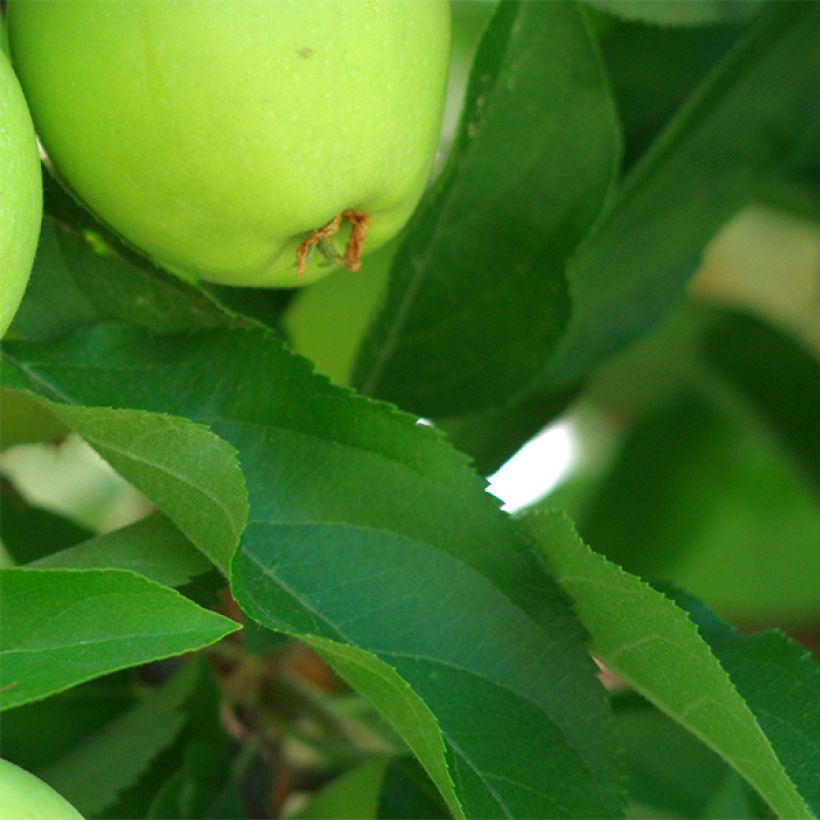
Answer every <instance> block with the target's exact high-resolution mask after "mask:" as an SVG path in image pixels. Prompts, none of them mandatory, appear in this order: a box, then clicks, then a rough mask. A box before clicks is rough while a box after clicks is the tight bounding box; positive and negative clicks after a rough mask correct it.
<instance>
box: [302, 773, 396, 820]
mask: <svg viewBox="0 0 820 820" xmlns="http://www.w3.org/2000/svg"><path fill="white" fill-rule="evenodd" d="M385 766H386V761H385V760H369V761H367V762H366V763H362V764H361V765H359V766H357V767H356V768H355V769H351V770H350V771H348V772H345V773H344V774H342V775H340V776H339V777H337V778H335V779H334V780H332V781H331V782H330V783H328V785H327V786H325V787H324V788H323V789H321V791H319V792H318V793H317V794H316V795H314V796H313V797H312V798H311V799H310V800H309V801H308V802H307V803H306V804H305V805H304V806H303V807H302V808H301V809H300V810H299V811H298V812H296V814H295V815H293V816H294V818H298V820H336V819H337V818H339V817H355V818H357V820H375V818H376V808H377V805H378V798H379V787H380V786H381V782H382V777H384V769H385Z"/></svg>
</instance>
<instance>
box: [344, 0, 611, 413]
mask: <svg viewBox="0 0 820 820" xmlns="http://www.w3.org/2000/svg"><path fill="white" fill-rule="evenodd" d="M619 148H620V144H619V132H618V126H617V121H616V116H615V111H614V107H613V103H612V99H611V97H610V94H609V90H608V87H607V83H606V79H605V76H604V72H603V69H602V65H601V61H600V58H599V56H598V53H597V50H596V46H595V43H594V41H593V39H592V37H591V35H590V34H589V32H588V30H587V28H586V26H585V23H584V20H583V17H582V15H581V14H580V12H579V11H578V9H577V8H576V7H575V6H574V5H572V4H569V3H528V2H524V3H517V2H516V3H513V2H510V3H503V4H501V5H500V6H499V9H498V11H497V13H496V15H495V17H494V18H493V20H492V22H491V23H490V26H489V29H488V30H487V33H486V34H485V36H484V39H483V41H482V43H481V45H480V47H479V51H478V54H477V57H476V63H475V67H474V70H473V74H472V79H471V84H470V87H469V90H468V94H467V103H466V108H465V113H464V117H463V120H462V124H461V130H460V133H459V136H458V138H457V141H456V144H455V146H454V148H453V151H452V155H451V158H450V161H449V165H448V168H447V169H446V170H445V172H444V175H443V177H442V179H441V180H440V182H439V185H438V188H437V189H436V192H435V195H434V196H432V197H431V199H430V201H429V204H428V206H427V207H425V208H424V209H423V210H422V211H421V212H420V213H419V214H418V216H417V217H416V219H415V220H414V222H413V223H412V225H411V227H410V229H409V234H408V237H407V239H406V240H405V242H404V243H403V244H402V245H401V246H400V248H399V250H398V254H397V257H396V261H395V262H394V265H393V270H392V280H391V284H390V288H389V292H388V296H387V300H386V303H385V305H384V307H383V309H382V311H381V312H380V314H379V315H378V317H377V319H376V321H375V324H374V326H373V328H372V330H371V332H370V334H369V336H368V338H367V340H366V342H365V344H364V346H363V348H362V351H361V353H360V357H359V360H358V362H357V365H356V369H355V376H354V381H355V383H356V384H357V385H358V386H359V387H360V388H361V389H362V390H363V391H364V392H365V393H369V394H373V395H376V396H379V397H383V398H386V399H388V400H390V401H395V402H396V403H397V404H399V405H401V406H403V407H406V408H412V409H413V410H415V411H417V412H418V413H420V414H421V415H425V416H430V417H438V416H455V415H461V414H464V413H470V412H473V411H475V410H477V409H481V408H483V407H486V406H491V405H498V404H500V403H503V402H504V401H506V400H507V399H508V397H510V396H511V395H514V394H516V393H518V392H520V391H521V390H522V389H523V388H525V387H527V386H529V385H530V384H531V383H532V382H533V381H534V380H535V379H536V378H537V377H538V376H539V375H540V374H541V373H542V372H543V370H544V368H545V365H546V362H547V360H548V357H549V354H550V352H551V351H552V350H553V349H554V348H555V346H556V344H557V342H558V340H559V338H560V336H561V335H562V333H563V331H564V328H565V326H566V322H567V317H568V312H569V300H568V298H567V286H566V282H565V279H564V265H565V262H566V259H567V257H568V256H569V255H570V254H571V253H572V252H573V251H574V249H575V247H576V245H577V244H578V242H579V241H580V240H581V238H582V237H583V236H584V235H585V234H586V232H587V231H588V230H589V228H590V226H591V225H592V223H593V222H594V220H595V218H596V217H597V216H598V214H599V212H600V210H601V208H602V206H603V203H604V200H605V198H606V196H607V193H608V191H609V189H610V185H611V184H612V182H613V181H614V177H615V174H616V170H617V160H618V153H619Z"/></svg>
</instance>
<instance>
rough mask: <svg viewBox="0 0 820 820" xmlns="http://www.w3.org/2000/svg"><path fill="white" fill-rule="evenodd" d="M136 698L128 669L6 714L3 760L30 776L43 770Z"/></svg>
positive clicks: (3, 728)
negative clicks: (23, 770)
mask: <svg viewBox="0 0 820 820" xmlns="http://www.w3.org/2000/svg"><path fill="white" fill-rule="evenodd" d="M138 698H139V684H138V683H136V682H135V681H134V672H133V670H131V669H129V670H125V671H122V672H116V673H114V674H113V675H106V676H105V677H102V678H97V679H96V680H93V681H89V682H88V683H84V684H81V685H80V686H75V687H73V688H71V689H67V690H65V691H64V692H60V693H58V694H56V695H52V696H51V697H49V698H44V699H43V700H38V701H34V702H33V703H26V704H24V705H23V706H18V707H17V708H16V709H11V710H9V711H7V712H4V713H3V715H2V726H0V728H2V745H3V757H5V758H7V759H8V760H10V761H11V762H12V763H16V764H17V765H18V766H22V767H23V768H24V769H28V770H29V771H32V772H34V771H37V770H39V769H44V768H46V767H48V766H49V765H51V764H52V763H54V762H55V761H56V760H58V759H59V758H60V757H61V756H63V755H65V754H66V752H67V751H68V750H70V749H72V748H74V747H76V746H78V745H79V744H81V743H83V742H84V741H85V740H86V739H87V738H89V737H91V735H93V734H94V733H95V732H96V731H98V730H99V728H100V727H101V726H102V725H103V724H105V723H107V722H108V721H110V720H113V719H114V718H115V717H117V716H118V715H120V714H122V713H123V712H124V711H126V710H127V709H129V708H130V707H132V706H134V705H135V703H136V702H137V700H138Z"/></svg>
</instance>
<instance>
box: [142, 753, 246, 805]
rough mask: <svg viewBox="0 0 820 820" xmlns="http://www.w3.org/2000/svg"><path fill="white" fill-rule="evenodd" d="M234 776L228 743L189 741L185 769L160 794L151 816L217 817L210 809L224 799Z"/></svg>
mask: <svg viewBox="0 0 820 820" xmlns="http://www.w3.org/2000/svg"><path fill="white" fill-rule="evenodd" d="M230 774H231V771H230V765H229V759H228V756H227V749H226V748H225V744H224V743H219V742H215V741H213V740H204V739H194V740H191V741H189V742H188V744H187V745H186V748H185V752H184V761H183V765H182V767H181V769H180V770H179V771H177V772H175V773H174V774H173V775H172V776H171V777H170V778H169V779H168V780H167V781H166V783H165V785H164V786H163V787H162V788H161V789H160V790H159V792H158V793H157V796H156V798H155V799H154V801H153V802H152V803H151V807H150V809H149V811H148V814H147V816H148V817H149V818H157V820H165V818H169V817H172V818H174V820H187V819H188V818H190V820H197V819H198V818H202V817H213V816H214V815H213V814H211V813H210V808H211V807H212V806H213V805H214V804H215V803H216V802H217V801H218V800H219V799H220V796H221V795H222V793H223V791H224V790H225V788H226V785H227V783H228V781H229V778H230ZM217 816H219V815H217Z"/></svg>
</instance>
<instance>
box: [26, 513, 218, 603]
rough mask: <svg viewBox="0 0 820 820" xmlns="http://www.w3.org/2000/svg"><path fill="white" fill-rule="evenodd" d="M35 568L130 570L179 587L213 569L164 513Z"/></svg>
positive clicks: (34, 564)
mask: <svg viewBox="0 0 820 820" xmlns="http://www.w3.org/2000/svg"><path fill="white" fill-rule="evenodd" d="M28 566H29V567H31V568H34V569H54V568H63V569H129V570H131V571H132V572H136V573H137V574H139V575H144V576H145V577H146V578H149V579H150V580H152V581H156V582H157V583H160V584H165V586H169V587H180V586H182V585H183V584H186V583H188V581H190V580H191V579H192V578H193V577H195V576H197V575H201V574H202V573H203V572H207V571H208V569H210V566H211V565H210V563H209V562H208V561H206V560H205V558H203V556H202V554H201V553H200V552H198V551H197V550H196V549H195V548H194V546H193V545H192V544H191V542H190V541H189V540H188V539H187V538H185V536H184V535H182V533H181V532H180V531H179V530H178V529H177V528H176V527H175V526H174V525H173V524H172V523H171V522H170V521H169V520H168V519H167V518H166V517H165V516H164V515H162V514H161V513H154V514H152V515H149V516H148V517H147V518H143V519H142V520H140V521H136V522H135V523H133V524H129V525H128V526H126V527H122V528H121V529H119V530H115V531H114V532H109V533H106V534H105V535H98V536H97V537H96V538H90V539H88V540H87V541H83V542H82V543H80V544H77V545H76V546H73V547H69V548H67V549H64V550H61V551H60V552H55V553H52V554H51V555H48V556H46V557H45V558H41V559H40V560H38V561H34V562H32V563H30V564H29V565H28Z"/></svg>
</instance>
